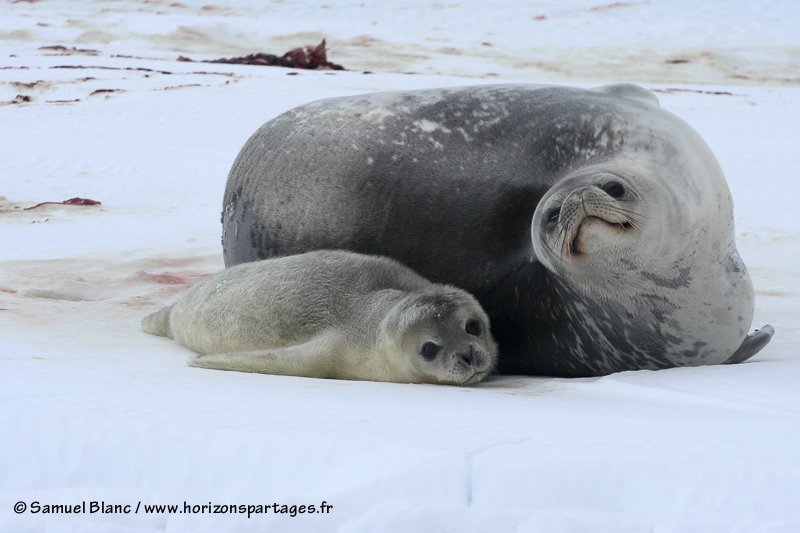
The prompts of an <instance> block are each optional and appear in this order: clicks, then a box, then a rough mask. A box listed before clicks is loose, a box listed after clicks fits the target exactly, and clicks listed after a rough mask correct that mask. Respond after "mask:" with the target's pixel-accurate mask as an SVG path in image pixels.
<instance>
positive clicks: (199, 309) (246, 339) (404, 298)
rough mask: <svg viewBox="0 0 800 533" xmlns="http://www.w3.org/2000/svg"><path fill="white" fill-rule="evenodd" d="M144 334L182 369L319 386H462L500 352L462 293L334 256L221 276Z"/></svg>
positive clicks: (152, 319) (384, 261) (384, 263)
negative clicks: (159, 341) (182, 355)
mask: <svg viewBox="0 0 800 533" xmlns="http://www.w3.org/2000/svg"><path fill="white" fill-rule="evenodd" d="M142 328H143V329H144V331H145V332H147V333H151V334H154V335H162V336H166V337H172V338H173V339H175V340H176V341H178V342H179V343H180V344H182V345H184V346H186V347H187V348H189V349H191V350H194V351H195V352H197V353H199V354H200V355H199V357H197V358H196V359H194V360H192V361H191V362H190V363H189V365H190V366H195V367H203V368H216V369H220V370H239V371H243V372H260V373H265V374H281V375H290V376H305V377H317V378H336V379H356V380H370V381H395V382H404V383H442V384H451V385H470V384H473V383H477V382H478V381H480V380H482V379H483V378H485V377H486V376H487V375H489V373H490V372H491V371H492V369H493V368H494V365H495V361H496V354H497V346H496V344H495V342H494V339H493V338H492V335H491V332H490V329H489V319H488V317H487V316H486V313H484V311H483V309H482V308H481V307H480V305H479V304H478V302H477V301H476V300H475V299H474V298H473V297H472V296H471V295H469V294H468V293H466V292H464V291H463V290H460V289H457V288H455V287H451V286H445V285H439V284H434V283H431V282H429V281H428V280H426V279H425V278H423V277H422V276H420V275H418V274H417V273H415V272H414V271H412V270H411V269H410V268H408V267H406V266H403V265H401V264H400V263H398V262H397V261H394V260H392V259H388V258H385V257H374V256H365V255H359V254H353V253H348V252H343V251H317V252H309V253H306V254H302V255H295V256H289V257H281V258H276V259H268V260H264V261H257V262H253V263H245V264H242V265H237V266H234V267H231V268H228V269H225V270H223V271H222V272H219V273H218V274H216V275H214V276H212V277H211V278H209V279H207V280H204V281H202V282H200V283H197V284H196V285H194V286H193V287H192V288H190V289H189V290H188V291H186V293H184V294H183V295H182V296H181V297H180V299H179V300H178V301H177V302H176V303H174V304H173V305H171V306H169V307H166V308H164V309H162V310H160V311H158V312H156V313H153V314H151V315H149V316H147V317H145V318H144V320H143V321H142Z"/></svg>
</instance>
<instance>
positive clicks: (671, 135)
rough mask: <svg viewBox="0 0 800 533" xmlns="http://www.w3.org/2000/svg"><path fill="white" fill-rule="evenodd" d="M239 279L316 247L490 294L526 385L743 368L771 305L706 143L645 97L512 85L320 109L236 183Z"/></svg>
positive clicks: (227, 225)
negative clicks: (740, 239) (757, 311)
mask: <svg viewBox="0 0 800 533" xmlns="http://www.w3.org/2000/svg"><path fill="white" fill-rule="evenodd" d="M222 223H223V236H222V241H223V247H224V252H225V262H226V264H227V265H235V264H238V263H242V262H246V261H252V260H255V259H262V258H268V257H273V256H282V255H289V254H296V253H301V252H306V251H310V250H316V249H326V248H327V249H346V250H351V251H354V252H360V253H367V254H381V255H387V256H390V257H393V258H396V259H398V260H399V261H401V262H403V263H405V264H407V265H408V266H410V267H411V268H413V269H414V270H416V271H417V272H419V273H420V274H422V275H423V276H425V277H427V278H429V279H431V280H432V281H434V282H439V283H450V284H453V285H456V286H459V287H462V288H464V289H466V290H467V291H469V292H471V293H473V294H474V295H475V296H476V297H477V298H478V300H479V301H480V303H481V304H482V305H483V307H484V309H486V311H487V313H488V314H489V316H490V319H491V323H492V329H493V333H494V334H495V337H496V339H497V341H498V343H499V346H500V370H501V371H503V372H506V373H529V374H549V375H558V376H592V375H602V374H607V373H611V372H616V371H620V370H635V369H658V368H667V367H672V366H681V365H701V364H719V363H724V362H739V361H742V360H744V359H747V358H748V357H749V356H751V355H753V354H754V353H756V352H757V351H758V350H760V349H761V348H762V347H763V346H764V345H765V344H766V343H767V342H768V341H769V339H770V337H771V335H772V328H771V327H768V326H767V327H765V328H762V329H761V331H758V332H756V333H755V334H753V335H749V336H748V335H747V332H748V330H749V328H750V322H751V320H752V315H753V289H752V285H751V282H750V278H749V276H748V274H747V270H746V269H745V266H744V264H743V263H742V260H741V258H740V257H739V254H738V253H737V251H736V247H735V243H734V230H733V208H732V202H731V197H730V192H729V190H728V186H727V184H726V182H725V178H724V176H723V175H722V172H721V170H720V168H719V165H718V164H717V161H716V159H715V158H714V156H713V154H712V153H711V151H710V150H709V149H708V147H707V146H706V144H705V143H704V142H703V140H702V139H701V138H700V137H699V136H698V135H697V133H695V132H694V131H693V130H692V129H691V128H690V127H689V126H688V125H686V124H685V123H684V122H682V121H681V120H680V119H678V118H677V117H675V116H674V115H671V114H670V113H668V112H666V111H664V110H662V109H661V108H660V107H659V105H658V101H657V100H656V98H655V97H654V96H653V95H652V94H651V93H649V92H647V91H645V90H644V89H641V88H639V87H636V86H633V85H612V86H607V87H602V88H599V89H595V90H582V89H573V88H566V87H541V86H530V85H495V86H479V87H463V88H453V89H435V90H423V91H409V92H393V93H377V94H368V95H362V96H353V97H346V98H336V99H331V100H323V101H319V102H313V103H310V104H308V105H304V106H301V107H298V108H296V109H293V110H291V111H289V112H287V113H284V114H283V115H281V116H279V117H277V118H275V119H274V120H272V121H270V122H268V123H267V124H265V125H264V126H262V127H261V128H260V129H259V130H258V131H257V132H256V133H255V134H254V135H253V136H252V137H251V138H250V140H249V141H247V144H246V145H245V146H244V148H243V149H242V151H241V153H240V154H239V157H238V158H237V159H236V162H235V163H234V165H233V169H232V170H231V173H230V177H229V179H228V184H227V188H226V191H225V199H224V206H223V213H222Z"/></svg>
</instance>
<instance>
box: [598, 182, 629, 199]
mask: <svg viewBox="0 0 800 533" xmlns="http://www.w3.org/2000/svg"><path fill="white" fill-rule="evenodd" d="M600 188H601V189H602V190H603V191H604V192H605V193H606V194H607V195H609V196H610V197H611V198H622V197H623V196H624V195H625V187H623V186H622V184H621V183H620V182H618V181H607V182H605V183H604V184H602V185H601V186H600Z"/></svg>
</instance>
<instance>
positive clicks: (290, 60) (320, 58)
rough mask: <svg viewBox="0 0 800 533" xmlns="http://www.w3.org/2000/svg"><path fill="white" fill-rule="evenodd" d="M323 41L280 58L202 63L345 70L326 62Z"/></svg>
mask: <svg viewBox="0 0 800 533" xmlns="http://www.w3.org/2000/svg"><path fill="white" fill-rule="evenodd" d="M325 46H326V45H325V39H323V40H322V42H321V43H319V44H318V45H317V46H304V47H302V48H292V49H291V50H289V51H288V52H286V53H285V54H283V55H282V56H276V55H275V54H263V53H257V54H250V55H246V56H241V57H222V58H219V59H207V60H203V61H201V62H202V63H225V64H235V65H259V66H267V67H288V68H302V69H309V70H314V69H330V70H345V68H344V67H343V66H341V65H337V64H336V63H331V62H330V61H328V54H327V50H326V47H325ZM178 61H187V62H193V61H194V60H193V59H190V58H188V57H185V56H179V57H178Z"/></svg>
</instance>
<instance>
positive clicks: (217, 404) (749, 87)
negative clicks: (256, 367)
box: [0, 0, 800, 533]
mask: <svg viewBox="0 0 800 533" xmlns="http://www.w3.org/2000/svg"><path fill="white" fill-rule="evenodd" d="M519 4H520V3H518V2H512V1H505V2H496V3H492V4H491V5H490V4H485V3H482V2H477V1H458V0H454V1H453V2H452V3H428V2H421V1H416V2H404V3H394V4H389V3H380V4H379V3H371V4H363V3H360V2H330V3H329V4H327V5H323V4H320V3H315V2H310V1H304V2H277V1H276V2H261V1H255V0H252V1H244V0H242V1H237V2H230V3H226V4H219V5H212V4H209V3H207V2H199V1H197V2H195V1H187V0H182V1H179V2H169V1H163V2H160V1H148V2H142V3H139V2H133V1H107V2H101V1H97V2H68V1H66V0H53V1H48V2H8V1H6V2H4V3H2V4H0V58H2V59H1V60H0V195H2V196H3V197H4V198H3V199H0V244H1V245H2V246H0V428H2V434H3V436H2V438H1V439H0V531H2V532H23V533H24V532H38V531H54V532H78V531H80V532H112V533H114V532H143V531H146V532H151V531H169V532H177V531H209V532H211V531H232V532H250V531H303V532H304V531H332V530H340V531H348V532H350V531H353V532H355V531H387V532H392V531H422V532H427V531H447V532H450V531H452V532H462V531H465V532H471V531H474V532H478V531H481V532H483V531H486V532H489V531H491V532H496V531H498V532H499V531H519V532H528V531H531V532H533V531H548V532H579V531H608V532H652V531H655V532H657V533H666V532H670V533H671V532H692V531H698V532H706V531H709V532H723V531H742V532H753V531H764V532H766V531H769V532H787V533H788V532H796V531H800V510H799V509H798V505H797V503H798V502H799V501H800V387H798V385H797V383H798V377H800V359H798V357H797V356H798V348H797V346H798V344H799V343H800V328H799V326H798V322H799V321H798V317H799V316H800V312H798V309H800V307H798V301H799V300H800V268H799V267H798V266H797V261H798V259H799V258H800V254H798V250H800V215H798V212H799V211H800V210H798V209H797V200H798V194H797V190H798V186H797V168H798V164H797V163H798V160H797V155H796V154H797V146H796V144H797V140H796V139H797V131H798V126H797V125H798V124H800V106H798V99H799V97H800V89H799V88H798V86H799V85H800V67H798V65H800V61H798V50H799V49H800V38H799V37H798V35H799V34H798V32H797V31H796V22H797V20H800V4H798V3H796V2H793V1H784V2H769V3H745V2H742V3H736V4H733V5H731V4H730V3H729V2H722V1H720V0H714V1H709V2H702V3H699V2H688V1H675V2H669V3H667V2H649V3H648V2H634V1H631V2H609V3H607V4H605V5H604V4H603V2H602V0H601V1H597V2H591V1H584V2H569V3H562V2H555V1H547V2H539V3H537V4H530V5H527V6H521V5H519ZM542 17H544V18H542ZM323 36H324V37H327V39H328V43H329V47H330V56H329V59H330V60H332V61H334V62H339V63H342V64H344V65H345V66H346V67H348V68H351V69H356V70H354V71H352V72H335V73H333V72H310V71H290V70H287V69H279V68H262V67H252V66H237V65H219V64H205V63H186V62H176V61H175V59H176V58H177V56H178V55H187V56H189V57H192V58H193V59H203V58H213V57H220V56H230V55H237V54H246V53H252V52H256V51H268V52H277V53H282V52H283V51H285V50H287V49H289V48H292V47H295V46H301V45H305V44H316V42H318V41H319V40H320V39H321V38H322V37H323ZM50 45H64V46H67V47H76V48H78V49H79V50H73V51H68V52H65V51H58V50H46V49H40V47H41V46H50ZM81 50H83V51H81ZM87 50H88V51H87ZM91 50H95V51H96V52H91ZM675 59H681V60H688V63H686V62H677V63H669V62H668V61H673V60H675ZM361 70H371V71H373V72H374V73H373V74H364V73H362V72H361ZM409 71H413V72H416V73H417V74H416V75H409V74H403V72H409ZM289 74H291V75H289ZM504 79H505V80H512V81H529V82H536V83H570V84H576V85H581V86H593V85H599V84H603V83H608V82H613V81H634V82H638V83H641V84H643V85H644V86H646V87H648V88H650V89H653V90H655V91H656V93H657V95H658V97H659V99H660V100H661V102H662V105H663V106H664V107H665V108H667V109H669V110H670V111H672V112H674V113H676V114H677V115H679V116H680V117H682V118H683V119H685V120H686V121H687V122H689V123H690V124H691V125H692V126H693V127H695V128H696V129H697V130H698V131H699V132H700V133H701V135H703V137H704V138H705V139H706V140H707V142H708V143H709V145H710V146H711V147H712V149H713V150H714V152H715V154H716V155H717V157H718V159H719V160H720V163H721V165H722V167H723V169H724V171H725V173H726V175H727V177H728V180H729V183H730V187H731V191H732V194H733V197H734V201H735V208H736V222H737V230H738V231H737V235H738V246H739V249H740V251H741V254H742V256H743V258H744V260H745V261H746V263H747V265H748V266H749V268H750V271H751V274H752V277H753V281H754V284H755V287H756V292H757V301H756V316H755V319H754V324H753V325H754V327H758V326H760V325H762V324H764V323H772V324H773V325H774V326H775V328H776V331H777V333H776V336H775V339H774V340H773V342H772V343H771V344H770V345H769V346H768V347H767V348H766V349H765V350H764V351H763V352H762V353H760V354H759V355H758V356H756V357H755V358H754V359H753V360H752V362H749V363H747V364H743V365H738V366H717V367H701V368H685V369H672V370H663V371H658V372H648V371H642V372H625V373H620V374H615V375H611V376H607V377H603V378H596V379H550V378H535V377H517V376H505V377H496V378H494V379H492V380H490V381H488V382H486V383H484V384H481V385H478V386H475V387H470V388H457V387H443V386H428V385H403V384H383V383H367V382H346V381H326V380H314V379H303V378H291V377H276V376H266V375H250V374H244V373H233V372H218V371H209V370H201V369H193V368H188V367H186V366H185V364H184V363H185V361H186V359H187V358H188V357H189V355H190V353H189V352H188V351H187V350H185V349H183V348H181V347H180V346H178V345H176V344H175V343H173V342H172V341H170V340H167V339H162V338H156V337H152V336H149V335H146V334H144V333H142V332H141V331H140V329H139V321H140V319H141V318H142V317H143V316H144V315H145V314H147V313H148V312H150V311H152V310H154V309H157V308H158V307H159V306H161V305H163V304H165V303H168V302H170V301H171V300H173V299H174V298H175V296H176V295H177V294H178V293H179V291H181V290H183V289H185V288H186V287H188V286H189V285H191V284H192V283H193V282H195V281H197V280H198V279H202V278H203V277H205V276H207V275H209V274H210V273H212V272H214V271H216V270H217V269H219V268H221V267H222V259H221V248H220V242H219V239H220V225H219V212H220V207H221V199H222V191H223V188H224V184H225V179H226V176H227V172H228V170H229V168H230V165H231V163H232V162H233V159H234V158H235V156H236V154H237V152H238V150H239V148H240V147H241V145H242V144H243V143H244V141H245V140H246V139H247V137H248V136H249V135H250V134H251V133H252V132H253V131H254V130H255V129H256V128H257V127H258V126H259V125H261V124H262V123H263V122H264V121H266V120H268V119H269V118H271V117H274V116H276V115H277V114H279V113H281V112H283V111H285V110H287V109H289V108H291V107H293V106H295V105H298V104H301V103H304V102H307V101H310V100H313V99H317V98H323V97H330V96H337V95H346V94H356V93H361V92H368V91H378V90H387V89H399V88H403V89H411V88H422V87H436V86H447V85H464V84H472V83H489V82H496V81H498V80H504ZM97 90H101V91H107V90H113V92H98V93H94V91H97ZM92 93H94V94H92ZM720 93H721V94H720ZM17 95H24V96H28V97H30V100H31V101H30V102H21V103H12V101H14V99H15V98H16V96H17ZM72 100H76V101H72ZM74 196H80V197H85V198H92V199H96V200H100V201H102V205H100V206H86V207H78V206H54V205H50V206H43V207H40V208H37V209H34V210H30V211H23V210H22V209H21V208H22V207H28V206H31V205H34V204H36V203H38V202H42V201H48V200H50V201H60V200H64V199H67V198H71V197H74ZM100 500H102V501H104V502H106V503H107V504H119V505H125V504H128V505H132V506H133V507H135V506H136V505H137V503H138V502H141V503H142V504H173V503H174V504H180V505H181V507H182V504H183V502H184V501H186V502H188V503H190V504H193V505H199V504H208V503H209V502H211V503H215V504H237V505H238V504H244V505H247V504H271V503H273V502H277V503H279V504H289V505H291V504H296V505H301V504H313V505H317V506H319V505H320V503H321V502H322V501H323V500H324V501H326V502H328V503H330V504H332V505H333V509H332V510H331V511H330V513H328V514H314V515H297V516H296V517H290V516H288V515H274V516H273V515H271V514H269V515H263V514H261V515H254V516H252V517H251V518H247V517H245V516H242V515H214V514H207V513H206V514H181V513H178V514H167V513H156V514H145V513H144V512H139V513H133V512H131V513H130V514H78V515H76V514H67V515H65V514H41V513H38V514H31V513H30V512H29V511H26V512H25V513H23V514H20V515H17V514H15V513H14V511H13V506H14V504H15V503H16V502H19V501H22V502H25V503H26V505H30V504H31V503H32V502H40V503H41V504H61V505H64V504H75V503H79V502H81V501H87V502H88V501H100Z"/></svg>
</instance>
